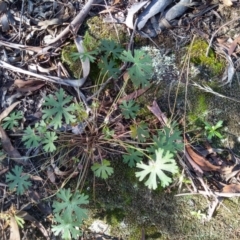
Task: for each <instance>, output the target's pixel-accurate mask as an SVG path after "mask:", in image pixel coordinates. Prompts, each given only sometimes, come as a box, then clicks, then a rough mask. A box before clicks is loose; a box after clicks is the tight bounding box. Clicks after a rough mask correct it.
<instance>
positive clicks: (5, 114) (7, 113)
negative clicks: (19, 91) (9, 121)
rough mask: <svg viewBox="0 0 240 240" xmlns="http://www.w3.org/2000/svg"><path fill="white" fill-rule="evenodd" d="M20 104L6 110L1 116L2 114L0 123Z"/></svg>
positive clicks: (16, 103) (14, 104)
mask: <svg viewBox="0 0 240 240" xmlns="http://www.w3.org/2000/svg"><path fill="white" fill-rule="evenodd" d="M19 103H20V101H18V102H15V103H13V104H12V105H10V106H9V107H8V108H6V109H5V110H4V111H3V112H2V113H1V114H0V122H1V121H2V120H3V119H4V118H5V117H7V116H8V115H9V113H10V112H11V111H12V110H13V109H14V108H15V107H16V106H17V105H18V104H19Z"/></svg>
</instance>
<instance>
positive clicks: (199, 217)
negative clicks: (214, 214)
mask: <svg viewBox="0 0 240 240" xmlns="http://www.w3.org/2000/svg"><path fill="white" fill-rule="evenodd" d="M191 215H192V216H195V217H196V218H197V219H199V220H201V219H205V218H206V214H205V213H201V210H198V211H197V212H196V211H192V212H191Z"/></svg>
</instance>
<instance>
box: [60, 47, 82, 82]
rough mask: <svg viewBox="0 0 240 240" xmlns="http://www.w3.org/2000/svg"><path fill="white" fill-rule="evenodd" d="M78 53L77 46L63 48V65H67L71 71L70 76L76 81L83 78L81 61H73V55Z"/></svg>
mask: <svg viewBox="0 0 240 240" xmlns="http://www.w3.org/2000/svg"><path fill="white" fill-rule="evenodd" d="M76 52H78V50H77V47H76V46H75V44H71V45H67V46H65V47H63V49H62V54H61V58H62V61H63V63H66V64H67V67H68V69H69V71H70V75H71V76H72V77H74V78H76V79H79V78H80V77H81V73H82V64H81V61H80V59H78V60H76V61H73V59H72V57H71V54H72V53H76Z"/></svg>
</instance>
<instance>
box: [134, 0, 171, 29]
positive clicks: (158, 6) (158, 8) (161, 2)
mask: <svg viewBox="0 0 240 240" xmlns="http://www.w3.org/2000/svg"><path fill="white" fill-rule="evenodd" d="M172 2H173V1H172V0H153V1H152V2H151V3H150V4H149V5H148V6H147V7H146V9H145V10H144V11H143V12H142V13H141V14H140V16H139V17H138V23H137V27H138V30H141V29H142V28H143V27H144V26H145V24H146V22H147V21H148V19H149V18H151V17H153V16H155V15H156V14H157V13H159V12H163V11H164V9H165V8H166V7H167V6H168V5H169V4H171V3H172Z"/></svg>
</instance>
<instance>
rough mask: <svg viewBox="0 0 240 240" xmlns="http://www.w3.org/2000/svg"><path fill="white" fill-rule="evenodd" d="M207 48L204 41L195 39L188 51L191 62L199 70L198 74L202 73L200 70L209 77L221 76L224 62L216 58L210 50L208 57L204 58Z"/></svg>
mask: <svg viewBox="0 0 240 240" xmlns="http://www.w3.org/2000/svg"><path fill="white" fill-rule="evenodd" d="M207 48H208V43H207V42H205V41H204V40H202V39H197V40H196V41H194V43H193V45H192V48H191V51H190V56H191V57H190V60H191V62H192V63H193V64H194V65H195V66H196V67H198V68H199V70H200V72H202V71H201V70H203V71H207V73H208V74H209V76H210V77H213V76H216V75H220V74H222V73H223V70H224V67H225V61H224V60H223V59H222V58H220V57H219V56H217V55H216V53H215V52H214V51H213V50H212V49H210V51H209V54H208V56H206V51H207Z"/></svg>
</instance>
